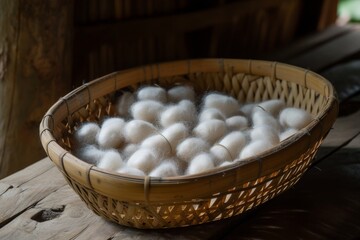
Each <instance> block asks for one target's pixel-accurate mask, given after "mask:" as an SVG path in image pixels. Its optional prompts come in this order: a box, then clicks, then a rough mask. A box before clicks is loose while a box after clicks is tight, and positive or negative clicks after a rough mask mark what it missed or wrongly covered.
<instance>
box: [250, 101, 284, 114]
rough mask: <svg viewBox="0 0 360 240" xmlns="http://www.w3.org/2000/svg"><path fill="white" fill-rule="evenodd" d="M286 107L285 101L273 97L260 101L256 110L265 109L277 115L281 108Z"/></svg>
mask: <svg viewBox="0 0 360 240" xmlns="http://www.w3.org/2000/svg"><path fill="white" fill-rule="evenodd" d="M284 108H285V102H284V101H283V100H280V99H272V100H268V101H264V102H261V103H258V104H257V105H256V106H255V108H254V110H255V111H257V110H260V111H261V110H263V111H266V112H268V113H270V114H271V115H272V116H274V117H277V116H278V115H279V113H280V111H281V110H283V109H284Z"/></svg>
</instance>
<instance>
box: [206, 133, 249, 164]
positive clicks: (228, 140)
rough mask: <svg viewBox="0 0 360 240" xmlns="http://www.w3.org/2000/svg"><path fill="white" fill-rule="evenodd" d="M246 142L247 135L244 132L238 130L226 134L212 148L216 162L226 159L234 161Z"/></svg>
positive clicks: (211, 151)
mask: <svg viewBox="0 0 360 240" xmlns="http://www.w3.org/2000/svg"><path fill="white" fill-rule="evenodd" d="M245 144H246V137H245V135H244V134H243V133H242V132H239V131H236V132H231V133H229V134H228V135H226V136H225V137H224V138H223V139H222V140H221V141H220V142H219V143H218V144H215V145H214V146H213V147H211V148H210V153H211V154H213V155H214V157H215V161H216V164H217V165H218V164H220V163H222V162H224V161H233V160H234V159H236V158H237V156H238V155H239V152H240V151H241V149H242V148H243V147H244V146H245Z"/></svg>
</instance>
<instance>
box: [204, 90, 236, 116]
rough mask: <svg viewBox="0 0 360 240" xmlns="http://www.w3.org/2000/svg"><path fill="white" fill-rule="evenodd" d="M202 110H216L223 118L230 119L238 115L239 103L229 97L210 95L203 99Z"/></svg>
mask: <svg viewBox="0 0 360 240" xmlns="http://www.w3.org/2000/svg"><path fill="white" fill-rule="evenodd" d="M203 102H204V108H216V109H218V110H219V111H220V112H222V113H223V114H224V115H225V117H231V116H233V115H235V114H238V113H239V109H240V104H239V102H238V101H237V100H236V99H235V98H233V97H230V96H225V95H222V94H218V93H211V94H209V95H207V96H206V97H205V99H204V101H203Z"/></svg>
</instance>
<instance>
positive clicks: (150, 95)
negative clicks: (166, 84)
mask: <svg viewBox="0 0 360 240" xmlns="http://www.w3.org/2000/svg"><path fill="white" fill-rule="evenodd" d="M137 98H138V100H140V101H143V100H153V101H157V102H161V103H166V102H167V96H166V91H165V89H163V88H161V87H152V86H149V87H143V88H141V89H140V90H139V91H138V93H137Z"/></svg>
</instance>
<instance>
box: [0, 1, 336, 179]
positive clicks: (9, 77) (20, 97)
mask: <svg viewBox="0 0 360 240" xmlns="http://www.w3.org/2000/svg"><path fill="white" fill-rule="evenodd" d="M336 3H337V0H314V1H313V0H197V1H194V0H147V1H144V0H32V1H26V0H1V1H0V105H1V108H0V153H1V154H0V178H2V177H4V176H6V175H8V174H10V173H12V172H15V171H17V170H19V169H21V168H23V167H24V166H27V165H29V164H30V163H33V162H35V161H37V160H39V159H41V158H42V157H44V156H45V151H44V150H43V149H42V147H41V145H40V141H39V136H38V124H39V123H40V120H41V117H42V116H43V115H44V114H45V112H46V110H47V109H48V108H49V107H50V106H51V105H52V104H53V103H55V101H56V100H57V99H58V98H59V97H60V96H63V95H64V94H66V93H67V92H69V91H70V90H71V89H73V88H75V87H77V86H79V85H81V84H82V83H83V82H88V81H90V80H93V79H95V78H97V77H100V76H103V75H105V74H108V73H110V72H113V71H116V70H121V69H126V68H129V67H133V66H138V65H143V64H148V63H155V62H163V61H171V60H176V59H188V58H202V57H221V58H225V57H230V58H261V56H262V55H263V54H264V53H267V52H271V51H274V50H275V49H278V48H281V47H282V46H284V45H287V44H289V43H291V42H292V41H293V40H294V39H297V38H299V37H301V36H304V35H306V34H307V33H310V32H314V31H317V30H321V29H324V28H326V26H328V25H329V24H331V23H333V22H334V20H335V17H336V8H334V6H335V7H336ZM334 9H335V10H334ZM334 12H335V14H334Z"/></svg>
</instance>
